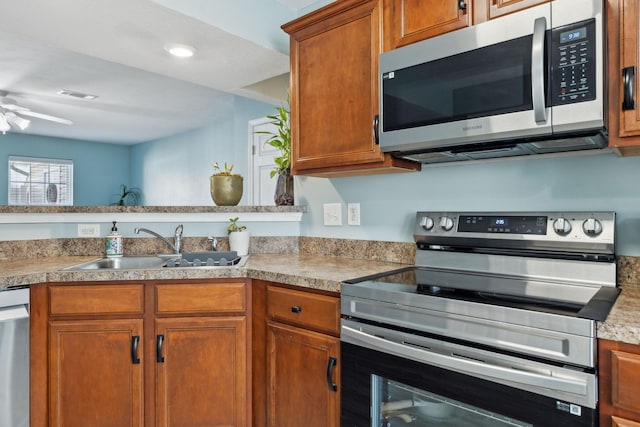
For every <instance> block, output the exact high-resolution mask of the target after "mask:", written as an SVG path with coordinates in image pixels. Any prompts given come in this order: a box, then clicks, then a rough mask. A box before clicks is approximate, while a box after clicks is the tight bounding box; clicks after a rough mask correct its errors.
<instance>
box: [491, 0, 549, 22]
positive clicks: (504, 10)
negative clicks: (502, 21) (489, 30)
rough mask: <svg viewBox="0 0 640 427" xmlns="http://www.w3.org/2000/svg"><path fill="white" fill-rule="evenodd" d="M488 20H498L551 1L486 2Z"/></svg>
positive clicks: (516, 0) (495, 0) (507, 0)
mask: <svg viewBox="0 0 640 427" xmlns="http://www.w3.org/2000/svg"><path fill="white" fill-rule="evenodd" d="M486 1H487V2H488V7H487V9H488V12H487V15H488V17H489V19H494V18H499V17H501V16H504V15H507V14H509V13H513V12H517V11H519V10H523V9H527V8H530V7H533V6H537V5H539V4H543V3H549V2H550V1H552V0H486Z"/></svg>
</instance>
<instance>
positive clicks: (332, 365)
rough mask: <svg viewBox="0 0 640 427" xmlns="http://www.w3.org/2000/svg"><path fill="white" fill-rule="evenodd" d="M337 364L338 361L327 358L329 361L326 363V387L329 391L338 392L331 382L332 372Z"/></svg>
mask: <svg viewBox="0 0 640 427" xmlns="http://www.w3.org/2000/svg"><path fill="white" fill-rule="evenodd" d="M337 363H338V359H336V358H335V357H329V361H328V362H327V385H328V386H329V390H331V391H338V386H337V385H336V384H335V383H334V382H333V370H334V368H335V367H336V364H337Z"/></svg>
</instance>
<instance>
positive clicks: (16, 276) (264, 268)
mask: <svg viewBox="0 0 640 427" xmlns="http://www.w3.org/2000/svg"><path fill="white" fill-rule="evenodd" d="M98 258H100V257H96V256H67V257H41V258H30V259H18V260H9V261H0V289H1V288H6V287H13V286H24V285H31V284H37V283H44V282H78V281H114V280H184V279H213V278H250V279H260V280H266V281H272V282H278V283H284V284H289V285H295V286H301V287H306V288H310V289H320V290H325V291H330V292H336V293H337V292H340V284H341V282H342V281H344V280H348V279H354V278H357V277H362V276H368V275H371V274H376V273H381V272H385V271H390V270H394V269H397V268H402V267H405V266H407V265H410V264H402V263H395V262H386V261H376V260H362V259H353V258H346V257H336V256H326V255H299V254H290V253H289V254H253V255H251V256H250V257H249V259H248V260H247V262H246V264H245V265H244V266H242V267H228V268H219V267H217V268H216V267H214V268H211V267H188V268H155V269H145V270H102V271H100V270H92V271H62V269H64V268H66V267H70V266H72V265H75V264H80V263H83V262H86V261H90V260H93V259H98ZM597 333H598V338H603V339H609V340H614V341H622V342H626V343H631V344H640V287H622V288H621V293H620V296H619V297H618V300H617V301H616V304H615V305H614V307H613V309H612V310H611V313H610V314H609V316H608V318H607V320H606V321H604V322H598V324H597Z"/></svg>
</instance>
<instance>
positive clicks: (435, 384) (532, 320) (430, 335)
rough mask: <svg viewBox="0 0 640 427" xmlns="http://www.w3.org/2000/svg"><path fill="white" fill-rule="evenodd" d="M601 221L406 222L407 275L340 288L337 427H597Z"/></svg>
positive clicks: (481, 216)
mask: <svg viewBox="0 0 640 427" xmlns="http://www.w3.org/2000/svg"><path fill="white" fill-rule="evenodd" d="M614 235H615V214H614V213H613V212H531V213H524V212H517V213H513V212H511V213H506V212H505V213H498V212H472V213H459V212H418V213H417V216H416V223H415V231H414V238H415V242H416V245H417V250H416V260H415V266H413V267H408V268H403V269H399V270H395V271H391V272H388V273H383V274H378V275H374V276H369V277H364V278H359V279H355V280H350V281H347V282H345V283H343V284H342V309H341V311H342V315H343V319H342V328H341V341H342V409H341V413H342V415H341V420H342V421H341V425H342V427H356V426H357V427H364V426H371V427H390V426H396V425H407V424H410V425H413V426H432V425H438V426H456V427H464V426H470V427H471V426H473V427H478V426H596V425H597V423H598V421H597V399H598V393H597V360H596V355H597V340H596V321H597V320H604V319H605V318H606V316H607V314H608V313H609V310H610V309H611V306H612V305H613V303H614V302H615V299H616V297H617V295H618V288H617V287H616V260H615V251H614Z"/></svg>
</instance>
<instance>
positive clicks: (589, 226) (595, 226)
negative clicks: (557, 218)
mask: <svg viewBox="0 0 640 427" xmlns="http://www.w3.org/2000/svg"><path fill="white" fill-rule="evenodd" d="M582 231H584V234H586V235H587V236H598V235H600V233H602V223H600V221H598V220H597V219H595V218H587V219H585V220H584V222H583V223H582Z"/></svg>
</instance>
